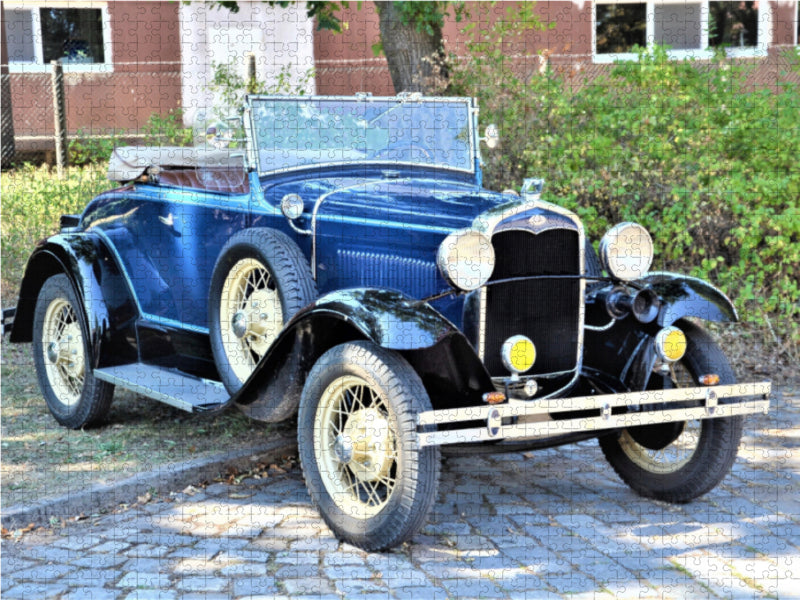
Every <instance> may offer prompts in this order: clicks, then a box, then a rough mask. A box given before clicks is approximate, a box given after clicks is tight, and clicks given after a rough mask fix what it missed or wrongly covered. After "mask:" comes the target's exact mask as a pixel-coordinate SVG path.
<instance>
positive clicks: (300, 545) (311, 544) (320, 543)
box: [290, 537, 339, 552]
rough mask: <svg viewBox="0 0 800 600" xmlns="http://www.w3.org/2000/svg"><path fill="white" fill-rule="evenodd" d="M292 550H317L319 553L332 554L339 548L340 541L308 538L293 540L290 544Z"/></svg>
mask: <svg viewBox="0 0 800 600" xmlns="http://www.w3.org/2000/svg"><path fill="white" fill-rule="evenodd" d="M290 546H291V549H292V550H316V551H319V552H324V551H328V552H332V551H334V550H336V549H337V548H338V547H339V540H337V539H336V538H335V537H307V538H300V539H296V540H293V541H292V542H291V543H290Z"/></svg>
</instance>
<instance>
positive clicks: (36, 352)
mask: <svg viewBox="0 0 800 600" xmlns="http://www.w3.org/2000/svg"><path fill="white" fill-rule="evenodd" d="M89 340H90V336H89V328H88V326H87V323H86V316H85V315H84V314H83V307H82V306H81V303H80V302H79V300H78V296H77V294H76V293H75V290H74V289H73V287H72V283H70V280H69V279H68V278H67V276H66V275H63V274H61V275H54V276H53V277H51V278H50V279H48V280H47V281H45V282H44V285H43V286H42V289H41V290H40V291H39V296H38V297H37V299H36V307H35V309H34V313H33V364H34V366H35V368H36V377H37V378H38V380H39V387H40V389H41V390H42V395H43V396H44V399H45V402H46V403H47V408H49V409H50V412H51V413H52V415H53V417H55V419H56V421H58V422H59V423H61V424H62V425H64V426H66V427H69V428H70V429H80V428H81V427H86V426H91V425H97V424H98V423H100V422H102V421H103V420H104V419H105V417H106V415H107V414H108V409H109V407H110V406H111V399H112V396H113V394H114V386H113V385H111V384H108V383H106V382H104V381H100V380H99V379H96V378H95V376H94V373H93V371H92V365H93V364H94V361H93V360H92V354H91V345H90V343H89Z"/></svg>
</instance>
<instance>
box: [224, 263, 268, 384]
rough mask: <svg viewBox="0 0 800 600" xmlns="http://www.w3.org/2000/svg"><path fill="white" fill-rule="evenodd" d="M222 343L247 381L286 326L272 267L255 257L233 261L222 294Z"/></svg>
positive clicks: (233, 364) (233, 365)
mask: <svg viewBox="0 0 800 600" xmlns="http://www.w3.org/2000/svg"><path fill="white" fill-rule="evenodd" d="M219 318H220V329H221V333H222V345H223V347H224V348H225V354H226V355H227V357H228V363H229V364H230V366H231V368H232V369H233V372H234V373H235V374H236V377H237V378H238V379H239V381H242V382H243V381H245V380H246V379H247V378H248V377H249V376H250V374H251V373H252V372H253V369H255V366H256V365H257V364H258V361H259V360H261V357H262V356H264V354H266V352H267V350H268V349H269V347H270V345H271V344H272V342H273V341H274V340H275V338H276V337H277V336H278V334H279V333H280V331H281V329H282V328H283V307H282V306H281V299H280V296H279V294H278V289H277V286H276V284H275V281H274V279H273V278H272V276H271V275H270V272H269V270H268V269H267V268H266V267H265V266H264V265H263V264H262V263H261V262H260V261H258V260H257V259H255V258H245V259H242V260H240V261H238V262H237V263H236V264H234V265H233V268H232V269H231V270H230V271H229V272H228V276H227V277H226V278H225V283H224V284H223V286H222V294H221V297H220V311H219Z"/></svg>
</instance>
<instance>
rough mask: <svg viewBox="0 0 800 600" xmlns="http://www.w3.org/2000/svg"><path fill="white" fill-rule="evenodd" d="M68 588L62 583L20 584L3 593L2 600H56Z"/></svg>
mask: <svg viewBox="0 0 800 600" xmlns="http://www.w3.org/2000/svg"><path fill="white" fill-rule="evenodd" d="M67 589H68V586H67V585H66V584H64V583H48V584H42V583H30V582H29V583H20V584H19V585H16V586H14V587H12V588H10V589H8V590H6V591H4V592H3V598H9V599H17V598H19V599H20V600H30V599H31V598H36V600H44V599H48V598H58V597H59V596H60V595H61V594H63V593H64V592H66V591H67Z"/></svg>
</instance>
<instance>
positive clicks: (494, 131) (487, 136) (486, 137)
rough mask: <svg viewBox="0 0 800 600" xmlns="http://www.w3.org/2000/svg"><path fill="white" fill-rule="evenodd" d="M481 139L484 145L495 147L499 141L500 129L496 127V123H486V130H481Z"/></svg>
mask: <svg viewBox="0 0 800 600" xmlns="http://www.w3.org/2000/svg"><path fill="white" fill-rule="evenodd" d="M481 139H483V141H484V142H486V145H487V146H488V147H489V148H491V149H492V150H494V149H495V148H497V146H498V144H499V143H500V130H499V129H498V128H497V125H495V124H494V123H492V124H491V125H487V126H486V130H485V131H484V132H483V138H481Z"/></svg>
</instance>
